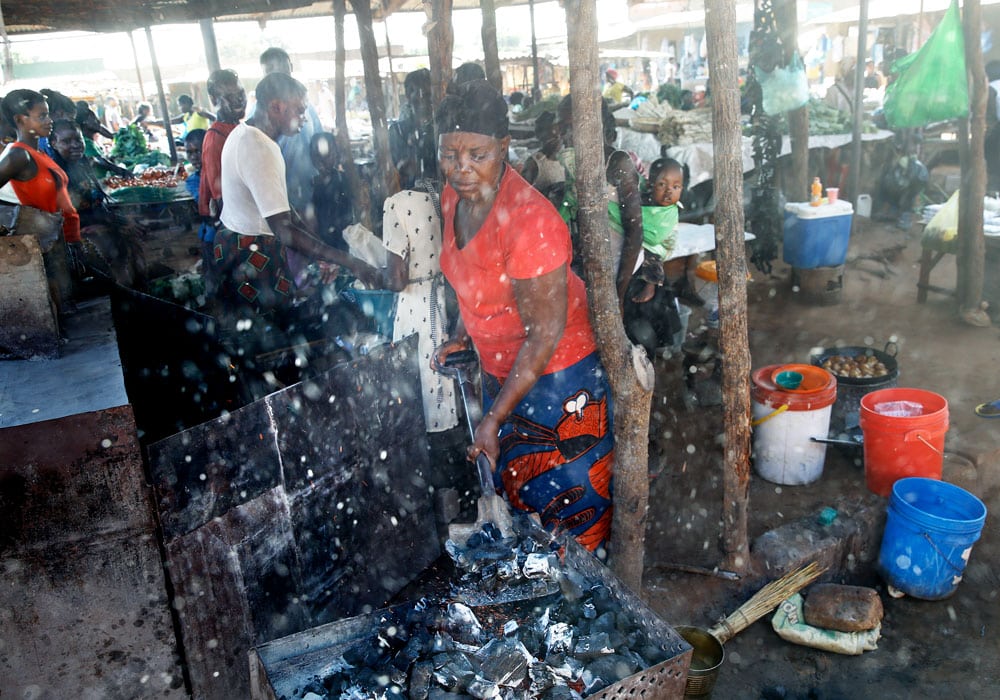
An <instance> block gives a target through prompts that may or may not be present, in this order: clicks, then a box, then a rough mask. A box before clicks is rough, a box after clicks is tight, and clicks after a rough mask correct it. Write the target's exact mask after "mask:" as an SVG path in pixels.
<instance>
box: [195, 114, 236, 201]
mask: <svg viewBox="0 0 1000 700" xmlns="http://www.w3.org/2000/svg"><path fill="white" fill-rule="evenodd" d="M235 128H236V124H226V123H225V122H215V123H214V124H212V126H211V127H209V129H208V130H207V131H206V132H205V139H204V140H203V141H202V143H201V184H200V185H199V187H198V213H199V214H201V215H202V216H209V215H210V213H209V208H208V203H209V202H210V201H211V200H213V199H222V147H223V146H224V145H225V144H226V139H227V138H229V134H231V133H232V131H233V129H235Z"/></svg>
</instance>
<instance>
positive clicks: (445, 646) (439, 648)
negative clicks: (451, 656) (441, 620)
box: [430, 632, 455, 654]
mask: <svg viewBox="0 0 1000 700" xmlns="http://www.w3.org/2000/svg"><path fill="white" fill-rule="evenodd" d="M454 649H455V640H454V639H452V638H451V635H450V634H448V633H447V632H437V633H436V634H435V635H434V638H433V639H432V640H431V648H430V651H431V653H432V654H440V653H441V652H443V651H453V650H454Z"/></svg>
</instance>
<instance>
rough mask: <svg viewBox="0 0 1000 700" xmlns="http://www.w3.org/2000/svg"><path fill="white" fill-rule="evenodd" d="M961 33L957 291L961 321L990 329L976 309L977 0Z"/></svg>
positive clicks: (981, 95)
mask: <svg viewBox="0 0 1000 700" xmlns="http://www.w3.org/2000/svg"><path fill="white" fill-rule="evenodd" d="M962 29H963V34H964V35H965V65H966V71H967V73H968V76H969V96H970V107H969V125H968V128H967V129H966V130H965V133H964V134H962V138H961V144H960V151H959V154H960V159H961V165H962V188H961V193H960V194H959V197H958V199H959V203H958V206H959V213H958V253H957V257H956V264H957V268H958V269H957V272H958V280H957V282H956V285H955V291H956V293H957V296H958V309H959V313H960V314H961V316H962V318H963V319H964V320H965V321H966V322H968V323H970V324H972V325H976V326H988V325H989V324H990V321H989V317H988V316H987V315H986V313H985V312H984V311H983V310H982V309H981V308H980V306H981V304H982V299H983V276H984V262H983V261H984V258H985V255H986V239H985V238H984V234H983V197H985V196H986V152H985V140H986V97H987V93H988V87H987V84H986V71H985V69H984V67H983V51H982V45H981V43H980V35H981V33H982V10H981V6H980V1H979V0H965V2H964V4H963V8H962Z"/></svg>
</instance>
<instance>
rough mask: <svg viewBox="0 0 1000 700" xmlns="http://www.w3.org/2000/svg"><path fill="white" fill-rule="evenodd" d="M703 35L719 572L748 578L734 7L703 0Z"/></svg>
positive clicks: (731, 0)
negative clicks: (718, 402) (716, 380)
mask: <svg viewBox="0 0 1000 700" xmlns="http://www.w3.org/2000/svg"><path fill="white" fill-rule="evenodd" d="M705 31H706V35H707V37H708V62H709V65H711V66H712V141H713V143H714V149H713V151H714V155H713V161H714V172H715V178H714V179H715V192H716V205H715V253H716V259H717V261H718V272H719V322H720V323H719V328H720V332H719V348H720V349H721V350H722V355H723V357H724V358H725V362H723V364H722V418H723V424H724V430H725V440H724V442H723V444H724V446H725V447H724V452H723V465H722V468H723V476H722V489H723V504H722V549H723V552H724V554H725V557H726V558H725V562H724V565H723V567H722V568H724V569H728V570H730V571H734V572H736V573H737V574H744V573H746V572H747V568H748V566H749V563H750V562H749V560H750V546H749V542H748V539H747V519H748V517H747V516H748V513H749V510H750V345H749V340H748V334H747V290H746V284H747V261H746V253H745V245H744V240H743V224H744V222H743V157H742V134H741V132H740V88H739V77H738V76H737V66H738V62H737V53H736V0H707V2H706V3H705Z"/></svg>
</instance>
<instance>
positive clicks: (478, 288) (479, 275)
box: [441, 168, 597, 377]
mask: <svg viewBox="0 0 1000 700" xmlns="http://www.w3.org/2000/svg"><path fill="white" fill-rule="evenodd" d="M457 204H458V193H456V192H455V190H454V189H452V188H451V186H450V185H448V186H446V187H445V188H444V192H443V193H442V195H441V214H442V216H443V219H444V236H443V241H442V250H441V271H442V272H444V275H445V277H447V278H448V281H449V282H450V283H451V285H452V287H454V288H455V292H456V294H457V296H458V305H459V310H460V311H461V313H462V320H463V321H464V322H465V329H466V331H468V333H469V336H470V337H471V338H472V342H473V343H475V345H476V349H477V350H478V351H479V359H480V361H481V362H482V366H483V369H484V370H486V371H487V372H489V373H490V374H492V375H494V376H497V377H506V376H507V375H508V374H510V370H511V367H512V366H513V364H514V359H515V358H516V357H517V353H518V350H520V348H521V344H522V343H523V342H524V339H525V337H526V335H527V333H526V332H525V329H524V322H523V321H522V320H521V315H520V314H519V313H518V311H517V301H516V299H515V297H514V286H513V280H523V279H531V278H532V277H540V276H541V275H544V274H546V273H548V272H552V271H553V270H555V269H557V268H558V267H559V266H560V265H563V266H565V268H566V285H567V302H568V303H567V309H566V330H565V331H564V332H563V336H562V338H561V339H560V341H559V344H558V345H557V347H556V350H555V353H553V355H552V358H551V359H550V360H549V363H548V365H546V367H545V371H544V374H551V373H553V372H558V371H559V370H562V369H565V368H567V367H570V366H571V365H573V364H575V363H576V362H578V361H580V360H581V359H583V358H584V357H586V356H587V355H589V354H590V353H592V352H593V351H594V350H595V349H596V348H597V345H596V343H595V342H594V333H593V330H592V329H591V327H590V319H589V317H588V316H587V293H586V290H585V289H584V286H583V280H581V279H580V278H579V277H577V275H576V274H575V273H574V272H573V271H572V270H570V267H569V263H570V259H571V257H572V247H571V245H570V238H569V231H568V230H567V228H566V224H565V223H564V222H563V220H562V218H561V217H560V216H559V213H558V212H557V211H556V210H555V208H554V207H553V206H552V204H551V203H549V201H548V200H547V199H546V198H545V197H543V196H542V195H541V194H540V193H539V192H538V190H536V189H534V188H533V187H532V186H531V185H529V184H528V183H527V182H525V181H524V178H522V177H521V176H520V175H518V174H517V173H516V172H514V169H513V168H507V169H506V171H505V172H504V175H503V178H502V179H501V181H500V190H499V191H498V192H497V196H496V200H495V201H494V202H493V208H492V209H491V210H490V213H489V214H488V215H487V217H486V221H484V222H483V225H482V227H481V228H480V229H479V231H477V232H476V235H475V236H473V237H472V240H470V241H469V242H468V243H467V244H466V246H465V247H464V248H462V249H461V250H459V249H458V246H457V245H456V244H455V207H456V206H457Z"/></svg>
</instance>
